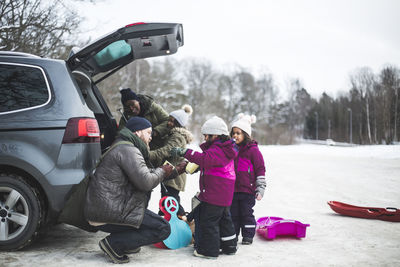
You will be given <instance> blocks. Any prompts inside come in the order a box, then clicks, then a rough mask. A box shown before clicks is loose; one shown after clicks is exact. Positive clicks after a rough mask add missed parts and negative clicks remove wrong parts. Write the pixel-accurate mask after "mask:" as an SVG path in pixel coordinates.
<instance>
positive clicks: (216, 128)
mask: <svg viewBox="0 0 400 267" xmlns="http://www.w3.org/2000/svg"><path fill="white" fill-rule="evenodd" d="M201 133H202V134H211V135H222V134H224V135H229V132H228V126H227V125H226V123H225V122H224V120H223V119H221V118H220V117H217V116H214V117H212V118H211V119H208V120H207V121H206V122H205V123H204V124H203V126H201Z"/></svg>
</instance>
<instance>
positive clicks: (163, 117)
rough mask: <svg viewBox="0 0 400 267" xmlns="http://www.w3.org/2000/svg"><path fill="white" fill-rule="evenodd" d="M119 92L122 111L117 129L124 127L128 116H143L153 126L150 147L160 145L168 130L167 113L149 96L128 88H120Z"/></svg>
mask: <svg viewBox="0 0 400 267" xmlns="http://www.w3.org/2000/svg"><path fill="white" fill-rule="evenodd" d="M120 93H121V102H122V105H123V107H124V112H123V116H122V118H121V119H120V121H119V130H121V129H122V128H124V126H125V124H126V121H127V120H129V119H130V118H132V117H134V116H139V117H143V118H145V119H147V120H148V121H150V123H151V124H152V126H153V140H152V141H151V142H150V148H151V149H154V148H158V147H160V146H161V138H162V137H163V136H165V135H166V134H167V133H168V132H169V130H168V127H167V123H168V113H167V112H166V111H165V110H164V109H163V108H162V107H161V106H160V105H159V104H157V103H156V102H155V101H154V99H153V98H151V97H150V96H147V95H142V94H136V93H135V92H133V91H132V90H131V89H130V88H126V89H122V90H121V91H120Z"/></svg>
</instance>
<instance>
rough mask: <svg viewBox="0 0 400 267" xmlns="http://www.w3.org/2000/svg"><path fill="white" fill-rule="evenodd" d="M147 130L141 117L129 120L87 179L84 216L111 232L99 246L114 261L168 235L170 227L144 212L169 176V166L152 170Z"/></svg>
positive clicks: (170, 167) (148, 125)
mask: <svg viewBox="0 0 400 267" xmlns="http://www.w3.org/2000/svg"><path fill="white" fill-rule="evenodd" d="M151 132H152V129H151V123H150V122H149V121H148V120H146V119H145V118H141V117H133V118H131V119H129V120H128V122H127V124H126V126H125V128H123V129H122V130H121V131H120V133H119V136H118V137H117V139H116V140H115V142H114V144H113V146H111V148H110V149H109V150H108V151H107V152H106V154H104V155H103V158H102V160H101V162H100V164H99V165H98V166H97V168H96V171H95V172H94V174H92V175H91V176H90V178H89V186H88V189H87V194H86V201H85V207H84V214H85V218H86V220H87V221H88V222H89V223H90V224H91V225H94V226H95V227H96V228H97V229H98V230H100V231H103V232H107V233H110V235H108V236H107V237H105V238H103V239H102V240H100V242H99V246H100V248H101V250H103V251H104V253H105V254H106V255H108V256H109V257H110V259H111V260H112V261H113V262H114V263H126V262H129V257H128V256H127V255H126V254H129V253H136V252H139V250H140V247H141V246H144V245H149V244H154V243H158V242H161V241H162V240H164V239H166V238H167V237H168V236H169V234H170V226H169V223H168V222H167V221H166V220H164V219H163V218H161V217H160V216H158V215H157V214H155V213H153V212H151V211H150V210H148V209H147V205H148V201H149V198H150V193H151V190H152V189H153V188H155V187H156V186H157V185H158V184H160V183H161V182H162V181H163V180H164V179H165V178H166V177H168V176H170V174H171V173H172V172H173V169H172V166H170V165H165V166H162V167H160V168H157V169H152V168H151V167H150V163H149V150H148V145H149V142H150V141H151Z"/></svg>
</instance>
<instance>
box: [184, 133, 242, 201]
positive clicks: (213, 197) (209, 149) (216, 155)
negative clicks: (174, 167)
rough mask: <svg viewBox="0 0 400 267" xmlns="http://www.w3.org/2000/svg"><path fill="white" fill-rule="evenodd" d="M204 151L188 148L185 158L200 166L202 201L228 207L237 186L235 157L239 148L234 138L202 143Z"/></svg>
mask: <svg viewBox="0 0 400 267" xmlns="http://www.w3.org/2000/svg"><path fill="white" fill-rule="evenodd" d="M200 148H201V149H202V150H203V153H200V152H196V151H194V150H191V149H188V150H187V151H186V153H185V158H186V159H188V160H189V161H190V162H194V163H196V164H197V165H199V166H200V167H199V168H200V181H199V184H200V195H199V199H200V200H201V201H204V202H207V203H209V204H212V205H217V206H223V207H227V206H230V205H231V204H232V199H233V191H234V188H235V178H236V175H235V166H234V162H233V161H234V158H235V157H236V156H237V153H238V150H237V146H236V144H235V143H234V142H233V141H232V140H228V141H226V142H223V143H222V142H221V141H219V140H216V141H214V142H213V143H211V144H208V143H203V144H201V145H200Z"/></svg>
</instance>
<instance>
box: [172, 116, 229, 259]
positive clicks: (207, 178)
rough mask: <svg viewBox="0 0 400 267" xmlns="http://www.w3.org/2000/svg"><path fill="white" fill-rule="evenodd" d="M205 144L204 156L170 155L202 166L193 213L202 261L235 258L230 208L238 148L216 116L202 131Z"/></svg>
mask: <svg viewBox="0 0 400 267" xmlns="http://www.w3.org/2000/svg"><path fill="white" fill-rule="evenodd" d="M201 133H202V134H203V135H204V140H205V142H204V143H203V144H201V145H200V148H201V149H202V150H203V152H202V153H200V152H196V151H194V150H191V149H187V150H182V149H178V151H179V152H178V153H176V151H177V150H174V149H173V150H172V151H171V154H174V151H175V154H176V155H177V156H184V157H185V158H186V159H188V160H189V161H190V162H194V163H196V164H197V165H199V169H200V181H199V185H200V195H199V199H200V201H201V204H200V205H199V206H197V207H196V209H195V211H194V219H195V251H194V255H195V256H197V257H203V258H217V257H218V255H219V252H220V248H221V249H222V253H224V254H229V255H233V254H235V253H236V250H237V239H236V233H235V229H234V227H233V223H232V219H231V215H230V211H229V207H230V205H231V203H232V198H233V191H234V187H235V169H234V159H235V157H236V156H237V146H236V144H235V141H234V140H230V138H229V132H228V127H227V125H226V124H225V122H224V121H223V120H222V119H221V118H219V117H217V116H214V117H212V118H211V119H209V120H207V121H206V122H205V123H204V124H203V126H202V128H201Z"/></svg>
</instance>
